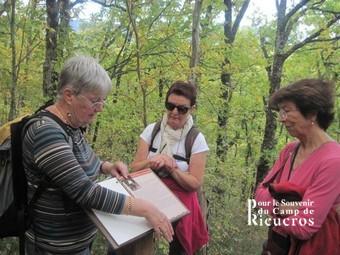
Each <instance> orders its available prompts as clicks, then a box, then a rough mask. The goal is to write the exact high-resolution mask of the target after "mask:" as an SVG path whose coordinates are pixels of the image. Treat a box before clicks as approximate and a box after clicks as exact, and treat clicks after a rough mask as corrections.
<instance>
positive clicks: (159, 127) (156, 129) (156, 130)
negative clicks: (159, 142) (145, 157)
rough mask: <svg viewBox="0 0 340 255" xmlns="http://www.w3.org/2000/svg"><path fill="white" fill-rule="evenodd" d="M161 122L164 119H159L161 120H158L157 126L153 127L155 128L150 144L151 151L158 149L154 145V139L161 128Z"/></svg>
mask: <svg viewBox="0 0 340 255" xmlns="http://www.w3.org/2000/svg"><path fill="white" fill-rule="evenodd" d="M161 123H162V121H161V120H159V121H157V122H156V124H155V126H154V127H153V130H152V133H151V142H150V145H149V151H152V152H156V151H157V149H156V148H154V147H153V146H152V145H153V141H154V140H155V137H156V135H157V133H158V132H159V131H160V130H161Z"/></svg>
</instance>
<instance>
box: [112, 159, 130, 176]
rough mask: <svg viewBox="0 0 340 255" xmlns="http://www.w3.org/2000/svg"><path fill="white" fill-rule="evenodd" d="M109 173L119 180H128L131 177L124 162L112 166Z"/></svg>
mask: <svg viewBox="0 0 340 255" xmlns="http://www.w3.org/2000/svg"><path fill="white" fill-rule="evenodd" d="M109 173H110V174H111V175H112V176H113V177H116V178H118V179H120V178H121V177H124V178H125V179H126V178H127V177H128V175H129V170H128V167H127V165H126V164H124V163H123V162H122V161H117V162H115V163H114V164H111V165H110V170H109Z"/></svg>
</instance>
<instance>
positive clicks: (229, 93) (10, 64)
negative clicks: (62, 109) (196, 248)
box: [0, 0, 340, 255]
mask: <svg viewBox="0 0 340 255" xmlns="http://www.w3.org/2000/svg"><path fill="white" fill-rule="evenodd" d="M89 1H90V0H88V1H86V0H74V1H71V0H46V1H39V0H26V1H15V0H1V1H0V59H1V63H0V77H1V79H0V91H1V96H0V125H1V124H3V123H5V122H7V121H8V120H11V119H13V118H15V117H16V116H19V115H21V114H24V113H31V112H33V111H34V110H35V109H36V108H37V107H38V106H39V105H41V104H42V102H44V101H47V100H48V99H51V98H54V97H55V88H56V84H57V80H58V78H57V77H58V73H59V72H60V69H61V67H62V64H63V63H64V61H65V60H66V59H67V58H68V57H70V56H74V55H75V54H85V55H90V56H94V57H96V58H97V59H98V61H99V62H100V63H101V64H102V65H103V66H104V67H105V69H106V70H107V72H108V73H109V75H110V77H111V79H112V82H113V90H112V93H111V94H110V95H109V97H108V100H107V104H106V106H105V109H104V111H103V112H102V113H101V114H100V115H99V116H98V117H97V120H96V121H95V123H93V124H92V125H91V126H90V127H89V129H88V132H87V139H88V141H89V142H90V143H91V144H92V146H93V147H94V149H95V150H96V152H97V153H98V154H99V155H100V156H101V157H102V159H107V160H118V159H121V160H123V161H125V162H131V160H132V158H133V155H134V152H135V150H136V145H137V141H138V137H139V134H140V133H141V131H142V130H143V128H144V127H145V126H146V125H147V124H148V123H151V122H154V121H156V120H158V119H159V118H160V117H161V115H162V113H163V112H164V96H165V93H166V91H167V88H168V87H169V86H170V85H171V83H172V82H173V81H175V80H179V79H182V80H192V81H194V82H195V83H196V84H197V86H198V88H199V96H198V102H197V109H196V111H195V124H196V125H197V126H198V127H199V129H200V130H201V131H202V132H203V134H204V135H205V137H206V139H207V141H208V144H209V147H210V154H209V159H208V163H207V167H206V174H205V183H204V187H203V189H202V192H201V198H204V197H205V199H202V206H203V208H204V210H205V212H206V216H207V222H208V225H209V230H210V233H211V241H210V243H209V246H208V247H207V248H206V249H205V250H204V251H202V252H201V254H212V255H217V254H223V255H224V254H259V253H260V250H261V244H262V241H263V240H264V239H265V233H266V227H264V226H262V227H261V226H248V225H247V199H249V198H251V197H252V194H253V190H254V187H255V186H256V184H257V183H258V182H259V181H260V180H261V179H262V178H263V176H264V175H265V173H266V172H267V171H268V169H269V168H270V166H271V164H272V163H273V160H275V158H276V156H277V154H278V151H279V150H280V149H281V148H282V147H283V146H284V144H286V143H287V142H288V141H289V140H291V139H292V138H291V137H289V136H288V134H287V132H286V130H285V129H284V128H283V127H282V126H281V125H279V124H278V122H277V119H276V115H275V113H273V112H272V111H271V110H269V109H268V108H267V102H268V98H269V97H270V95H271V94H272V93H273V92H274V91H276V90H277V89H279V88H280V87H281V86H285V85H286V84H289V83H290V82H293V81H295V80H298V79H301V78H307V77H308V78H323V79H329V80H332V81H334V82H335V84H336V88H337V99H336V109H335V110H336V112H335V114H336V115H335V116H336V117H335V121H334V123H333V124H332V126H331V127H330V129H329V133H330V134H331V135H332V137H333V138H334V139H336V140H338V141H339V140H340V116H339V114H340V105H339V100H338V98H339V70H340V68H339V63H340V53H339V34H340V33H339V32H340V26H339V18H340V1H337V0H299V1H297V0H295V1H293V0H272V1H274V3H275V6H276V15H275V17H274V18H272V19H268V18H267V17H266V16H264V15H263V14H261V10H258V11H257V12H255V13H254V15H253V16H252V18H251V22H249V24H248V25H244V26H240V23H241V21H242V19H244V17H245V13H246V12H247V9H248V7H249V4H250V3H251V2H253V1H255V0H234V1H232V0H224V1H217V0H140V1H133V0H92V2H95V3H97V4H98V5H99V6H100V11H99V12H98V13H95V14H93V15H92V16H91V17H90V18H89V19H87V20H80V19H79V15H80V14H81V10H82V8H83V6H84V5H83V4H84V3H85V2H89ZM256 1H261V0H256ZM105 249H106V244H105V241H104V240H103V238H102V237H101V236H100V235H98V238H97V240H96V242H95V244H94V254H105ZM166 249H167V247H166V244H165V243H160V244H159V245H158V247H157V251H156V254H159V255H161V254H166V253H165V251H166ZM0 253H1V254H15V253H16V242H14V241H13V240H10V239H4V240H2V241H1V242H0Z"/></svg>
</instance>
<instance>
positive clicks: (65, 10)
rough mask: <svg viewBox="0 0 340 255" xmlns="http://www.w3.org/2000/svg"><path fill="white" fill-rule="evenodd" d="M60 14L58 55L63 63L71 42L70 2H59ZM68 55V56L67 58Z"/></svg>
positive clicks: (66, 0)
mask: <svg viewBox="0 0 340 255" xmlns="http://www.w3.org/2000/svg"><path fill="white" fill-rule="evenodd" d="M59 10H60V11H59V12H60V19H59V20H60V22H59V26H58V29H59V30H58V39H57V40H58V45H57V46H58V47H57V48H58V52H57V53H58V55H57V60H60V61H63V60H64V57H65V54H64V53H65V52H67V49H68V48H69V47H68V45H69V44H70V40H69V32H70V20H71V16H70V12H71V5H70V1H69V0H60V1H59ZM67 55H68V54H66V56H67Z"/></svg>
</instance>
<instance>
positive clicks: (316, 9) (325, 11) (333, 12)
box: [310, 7, 339, 15]
mask: <svg viewBox="0 0 340 255" xmlns="http://www.w3.org/2000/svg"><path fill="white" fill-rule="evenodd" d="M310 9H311V10H314V11H320V12H323V13H330V14H333V15H337V14H339V12H337V11H331V10H324V9H321V8H317V7H312V8H310Z"/></svg>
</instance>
